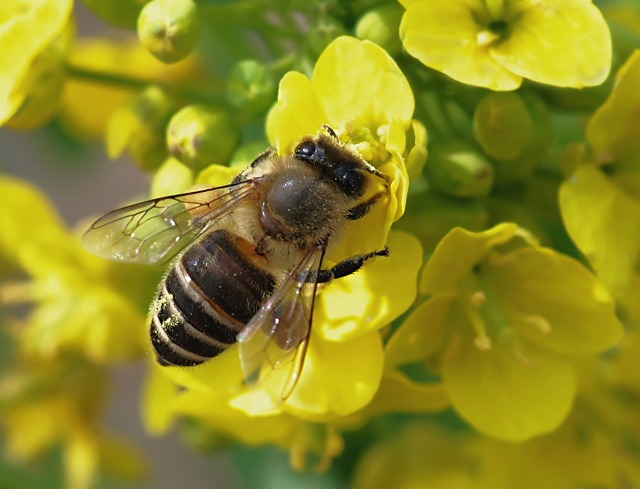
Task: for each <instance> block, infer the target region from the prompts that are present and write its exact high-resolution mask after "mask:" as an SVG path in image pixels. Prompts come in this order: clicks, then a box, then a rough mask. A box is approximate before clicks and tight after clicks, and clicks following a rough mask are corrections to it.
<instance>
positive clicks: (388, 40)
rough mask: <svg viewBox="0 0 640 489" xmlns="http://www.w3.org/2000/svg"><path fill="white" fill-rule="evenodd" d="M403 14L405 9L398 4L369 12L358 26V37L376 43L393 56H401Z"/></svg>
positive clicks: (376, 8)
mask: <svg viewBox="0 0 640 489" xmlns="http://www.w3.org/2000/svg"><path fill="white" fill-rule="evenodd" d="M403 13H404V8H402V6H401V5H400V4H399V3H396V2H393V3H388V4H386V5H380V6H378V7H375V8H374V9H372V10H369V11H368V12H367V13H366V14H364V15H363V16H362V17H360V20H358V23H357V24H356V28H355V33H356V37H357V38H359V39H367V40H369V41H373V42H375V43H376V44H377V45H378V46H380V47H382V48H383V49H385V50H386V51H387V52H388V53H389V54H390V55H391V56H395V55H397V54H400V52H401V51H402V41H401V40H400V35H399V34H398V32H399V30H400V20H401V19H402V14H403Z"/></svg>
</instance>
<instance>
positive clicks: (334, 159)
mask: <svg viewBox="0 0 640 489" xmlns="http://www.w3.org/2000/svg"><path fill="white" fill-rule="evenodd" d="M293 156H294V157H295V158H296V159H298V160H300V161H303V162H305V163H307V164H308V165H310V166H312V167H314V168H317V169H318V170H319V171H320V172H321V174H322V175H323V176H324V177H325V178H327V179H330V180H332V181H333V182H335V184H336V185H337V186H338V187H339V188H340V189H341V190H342V191H343V192H344V193H345V194H346V195H347V197H349V198H351V199H357V198H358V197H361V196H362V195H364V193H365V192H366V190H367V186H368V184H369V176H368V174H367V173H368V172H367V170H366V167H365V166H364V164H363V162H362V161H361V159H362V158H361V157H360V155H358V154H357V153H355V151H353V150H351V149H347V148H346V147H345V146H344V145H343V144H342V143H340V141H339V140H338V139H337V137H336V136H335V133H334V132H333V131H330V132H329V135H326V134H320V135H318V136H315V137H309V138H305V139H303V140H302V141H301V142H300V143H299V144H298V145H297V146H296V147H295V149H294V151H293Z"/></svg>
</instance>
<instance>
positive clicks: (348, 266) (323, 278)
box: [314, 246, 389, 284]
mask: <svg viewBox="0 0 640 489" xmlns="http://www.w3.org/2000/svg"><path fill="white" fill-rule="evenodd" d="M376 256H389V248H387V247H386V246H385V248H384V249H383V250H380V251H372V252H371V253H365V254H363V255H355V256H352V257H350V258H347V259H346V260H343V261H341V262H340V263H338V264H337V265H336V266H334V267H333V268H331V269H329V270H320V271H318V274H317V275H316V276H315V277H314V278H315V281H316V282H318V283H320V284H321V283H327V282H331V281H332V280H333V279H336V278H342V277H346V276H347V275H351V274H352V273H354V272H357V271H358V270H360V269H361V268H362V267H363V265H365V264H366V263H367V262H368V261H369V260H371V259H372V258H375V257H376Z"/></svg>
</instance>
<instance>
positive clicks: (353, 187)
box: [335, 165, 368, 197]
mask: <svg viewBox="0 0 640 489" xmlns="http://www.w3.org/2000/svg"><path fill="white" fill-rule="evenodd" d="M335 175H336V181H337V182H338V183H339V185H340V186H341V187H342V189H343V190H344V191H345V192H346V193H347V195H349V196H351V197H360V196H361V195H363V194H364V193H365V191H366V189H367V182H368V180H367V177H365V176H364V175H363V174H362V173H360V172H359V171H358V170H355V169H353V168H349V167H346V166H344V165H342V166H338V167H336V169H335Z"/></svg>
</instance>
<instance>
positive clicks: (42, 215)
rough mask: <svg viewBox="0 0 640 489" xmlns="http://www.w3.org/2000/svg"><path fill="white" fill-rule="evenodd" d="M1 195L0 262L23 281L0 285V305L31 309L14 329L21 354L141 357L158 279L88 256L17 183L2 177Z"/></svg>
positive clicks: (47, 209) (32, 191)
mask: <svg viewBox="0 0 640 489" xmlns="http://www.w3.org/2000/svg"><path fill="white" fill-rule="evenodd" d="M0 194H2V195H3V197H4V198H5V199H6V200H5V202H4V205H3V206H2V207H1V208H0V256H3V257H5V258H6V259H7V261H8V262H9V263H10V264H12V265H14V266H16V267H19V268H20V269H21V270H23V271H24V272H25V273H26V274H27V275H28V277H29V278H28V280H26V281H23V282H10V283H5V284H1V285H0V301H1V302H4V303H5V304H6V303H32V305H33V307H32V309H31V310H30V312H29V314H28V315H27V317H26V318H25V319H24V324H22V325H21V327H20V328H19V329H17V330H16V334H17V335H18V338H19V339H20V346H21V347H22V349H23V350H24V351H26V352H29V353H31V354H36V355H38V356H44V357H47V358H52V357H54V356H56V355H57V354H59V353H60V352H62V351H74V352H78V353H79V354H81V355H83V356H86V357H89V358H92V359H94V360H96V361H100V362H103V361H112V360H115V359H124V358H131V357H135V356H139V355H141V354H142V352H143V348H144V337H145V329H146V328H145V327H144V325H145V314H146V309H147V306H148V304H149V301H150V300H151V297H152V290H153V288H154V286H155V285H151V284H153V283H154V282H155V281H156V280H157V277H158V273H157V272H154V271H150V270H146V271H145V270H140V269H138V268H133V267H131V266H128V267H127V266H123V265H117V264H114V263H110V262H106V261H104V260H101V259H99V258H97V257H94V256H92V255H89V254H88V253H87V252H85V251H84V250H83V249H82V247H81V246H80V240H79V239H78V238H77V236H75V235H73V234H71V233H69V231H68V230H67V229H65V227H64V225H63V224H62V222H61V220H60V218H59V217H58V216H57V215H56V213H55V212H54V211H52V209H51V204H50V203H49V202H48V201H47V200H46V199H45V198H44V197H43V196H42V195H41V194H40V193H39V192H38V191H37V190H35V189H34V188H32V187H30V186H29V185H27V184H25V183H24V182H22V181H20V180H17V179H13V178H9V177H1V178H0ZM135 325H138V327H136V326H135Z"/></svg>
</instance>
